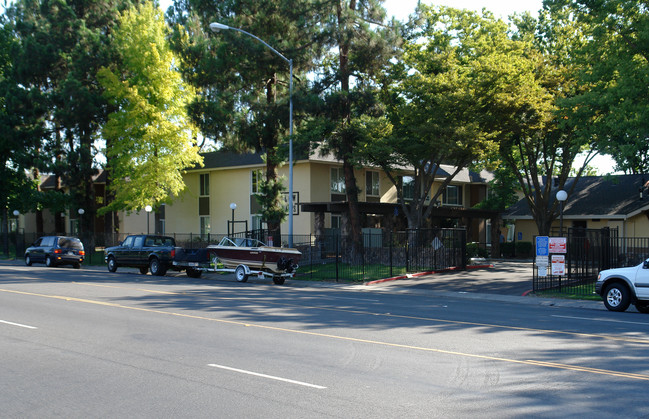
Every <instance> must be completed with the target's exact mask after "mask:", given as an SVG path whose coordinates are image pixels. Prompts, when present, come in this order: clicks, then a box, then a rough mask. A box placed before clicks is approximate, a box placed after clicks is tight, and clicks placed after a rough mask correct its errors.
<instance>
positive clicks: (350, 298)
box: [334, 297, 379, 302]
mask: <svg viewBox="0 0 649 419" xmlns="http://www.w3.org/2000/svg"><path fill="white" fill-rule="evenodd" d="M334 299H336V300H356V301H375V302H376V301H379V300H375V299H372V298H353V297H334Z"/></svg>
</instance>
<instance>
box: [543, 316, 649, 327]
mask: <svg viewBox="0 0 649 419" xmlns="http://www.w3.org/2000/svg"><path fill="white" fill-rule="evenodd" d="M552 317H561V318H563V319H575V320H590V321H594V322H609V323H626V324H642V325H644V326H649V323H646V322H628V321H624V320H613V319H601V318H598V319H593V318H590V317H573V316H559V315H556V314H553V315H552Z"/></svg>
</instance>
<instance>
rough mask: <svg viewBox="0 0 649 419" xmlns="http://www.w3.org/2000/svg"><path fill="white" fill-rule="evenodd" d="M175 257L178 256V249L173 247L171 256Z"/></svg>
mask: <svg viewBox="0 0 649 419" xmlns="http://www.w3.org/2000/svg"><path fill="white" fill-rule="evenodd" d="M175 257H176V249H171V258H172V259H173V258H175Z"/></svg>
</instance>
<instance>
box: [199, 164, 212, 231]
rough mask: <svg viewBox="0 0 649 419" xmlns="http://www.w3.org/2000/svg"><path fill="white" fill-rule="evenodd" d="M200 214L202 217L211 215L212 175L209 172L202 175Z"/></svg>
mask: <svg viewBox="0 0 649 419" xmlns="http://www.w3.org/2000/svg"><path fill="white" fill-rule="evenodd" d="M198 215H199V216H201V217H202V216H207V215H210V175H209V173H206V174H204V175H200V191H199V196H198ZM201 225H202V224H201Z"/></svg>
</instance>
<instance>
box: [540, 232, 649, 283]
mask: <svg viewBox="0 0 649 419" xmlns="http://www.w3.org/2000/svg"><path fill="white" fill-rule="evenodd" d="M556 236H558V234H556ZM648 256H649V238H647V237H620V236H619V235H618V230H617V228H615V229H611V228H602V229H585V228H569V229H568V234H567V249H566V265H565V275H563V276H558V275H551V271H550V272H548V275H547V276H539V274H538V267H537V266H536V263H535V264H534V277H533V289H534V291H544V290H556V291H561V292H566V291H567V292H571V293H575V294H592V293H593V292H594V290H595V286H594V285H595V282H596V281H597V275H598V274H599V272H600V271H602V270H604V269H611V268H620V267H625V266H635V265H637V264H639V263H640V262H642V261H643V260H644V259H645V258H646V257H648Z"/></svg>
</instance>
